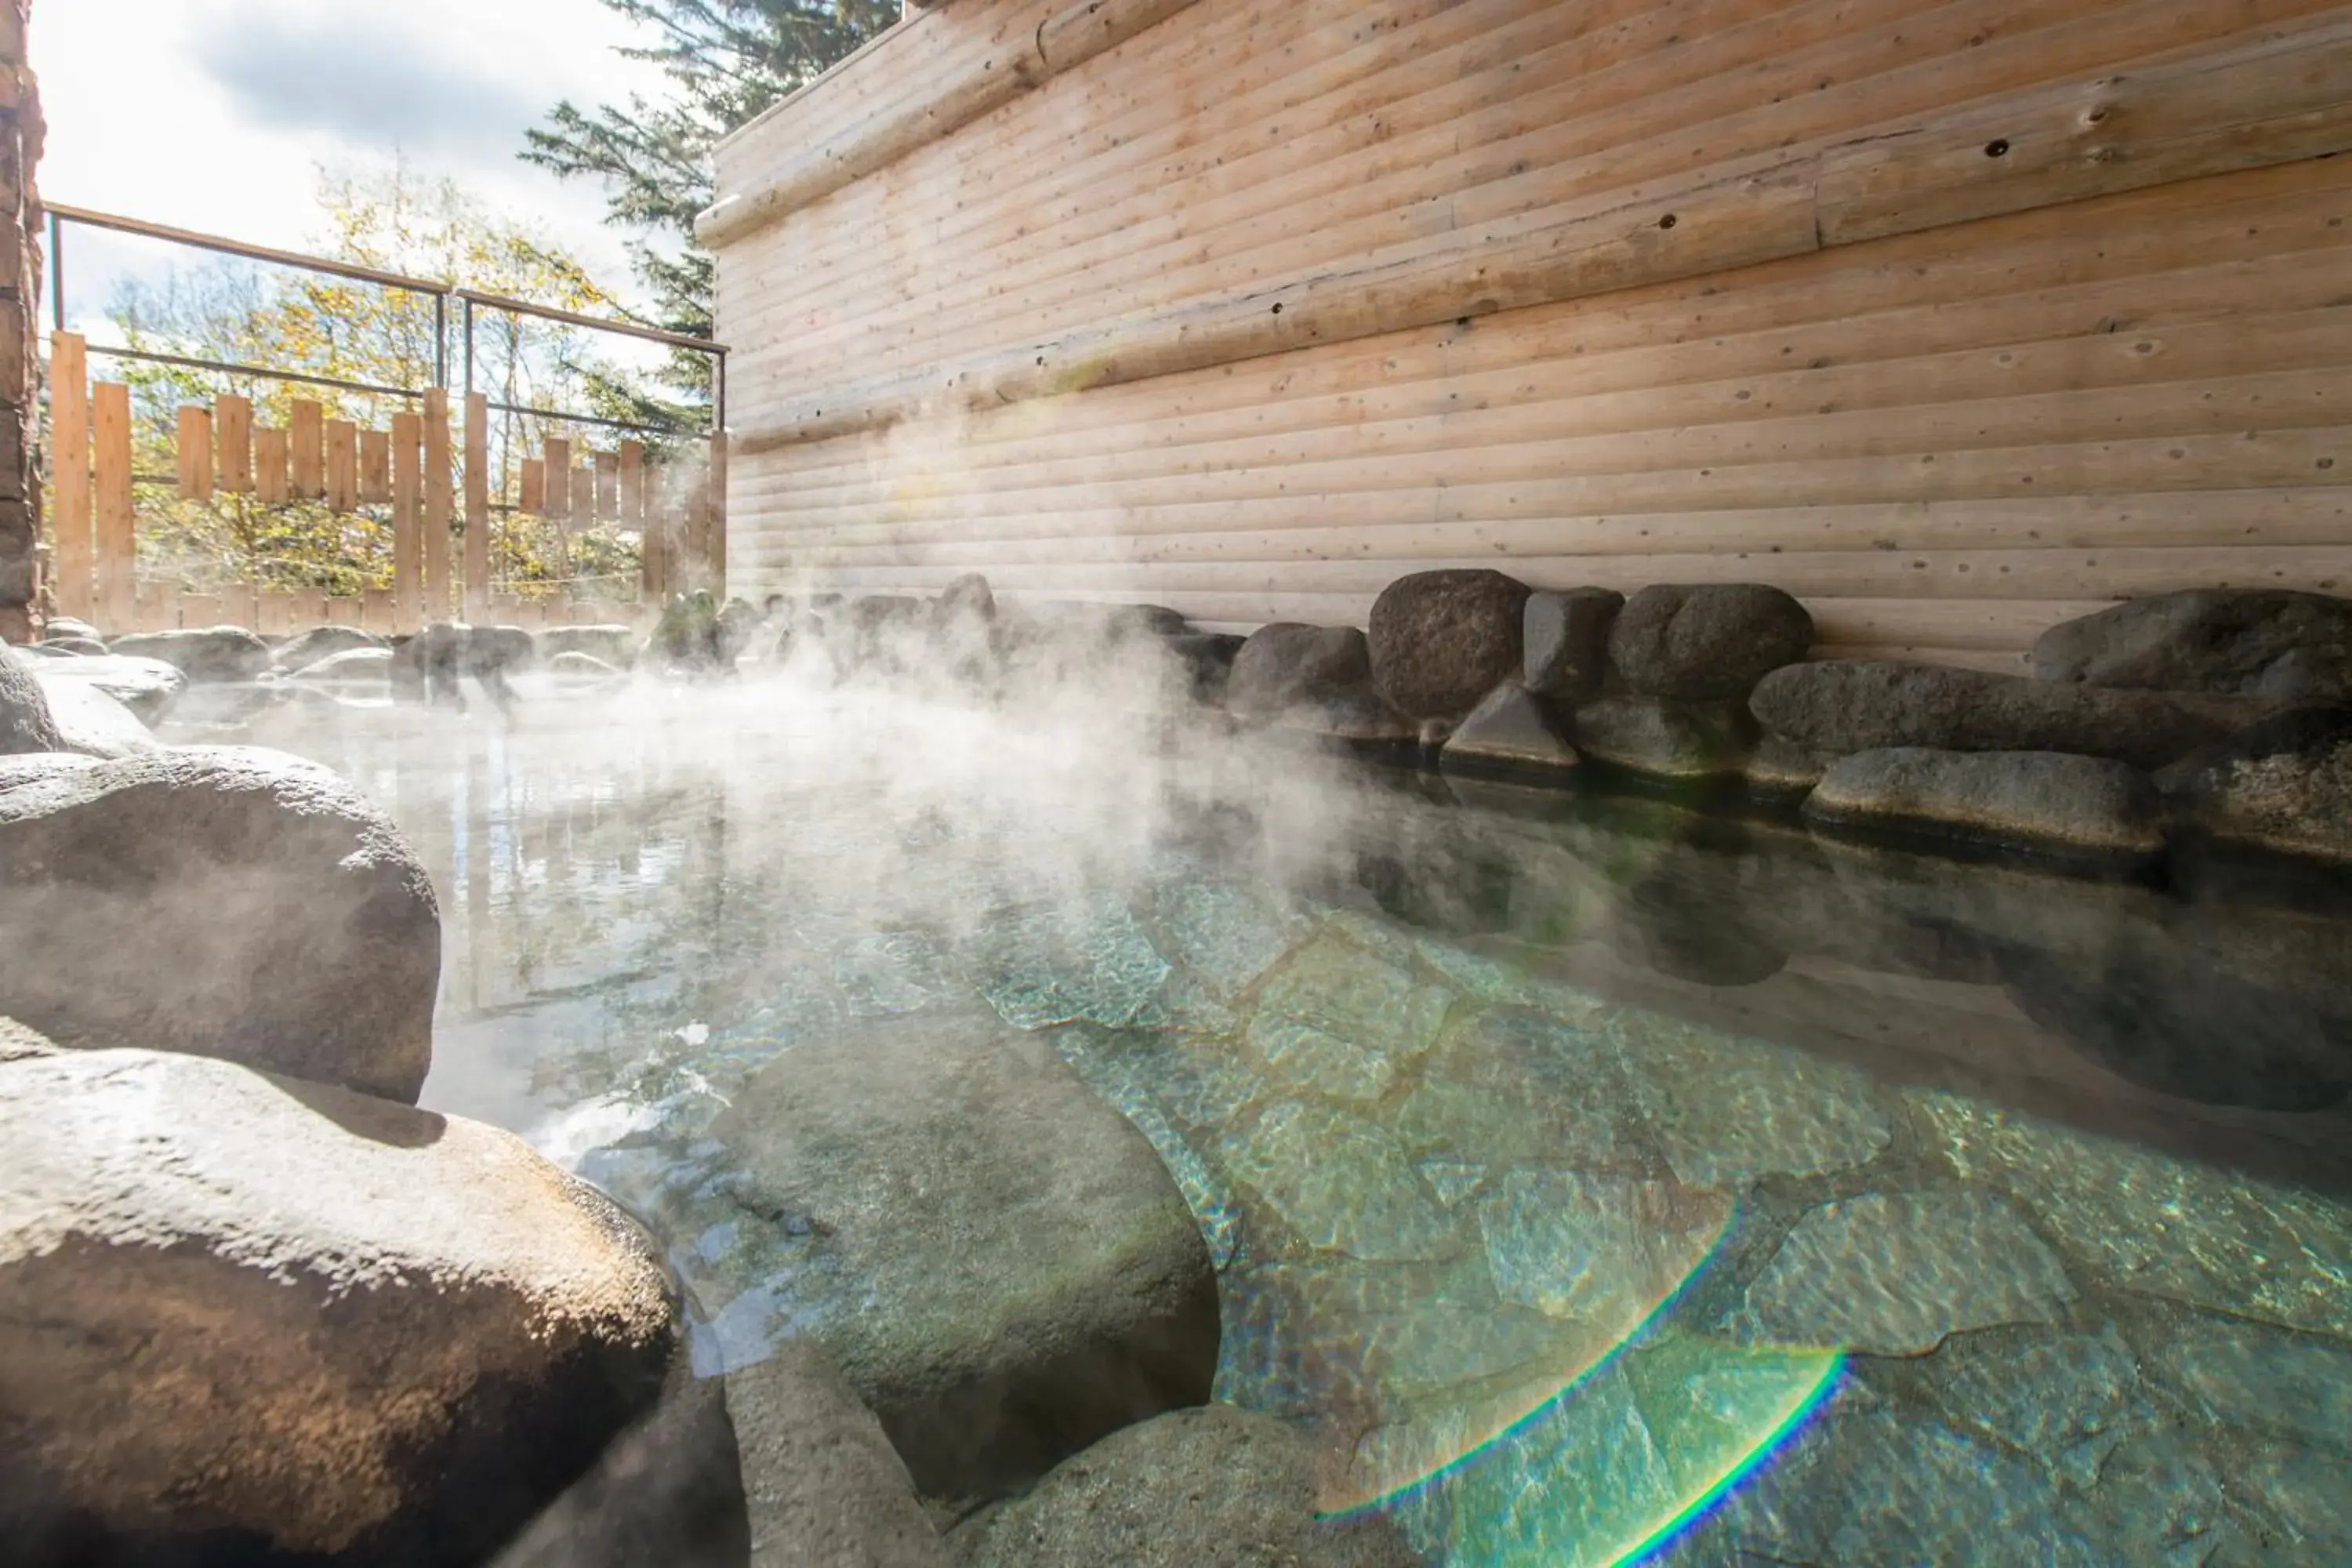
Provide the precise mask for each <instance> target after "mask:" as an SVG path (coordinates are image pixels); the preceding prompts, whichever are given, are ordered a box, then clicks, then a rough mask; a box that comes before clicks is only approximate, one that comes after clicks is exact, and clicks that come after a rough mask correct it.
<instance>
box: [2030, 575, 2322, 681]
mask: <svg viewBox="0 0 2352 1568" xmlns="http://www.w3.org/2000/svg"><path fill="white" fill-rule="evenodd" d="M2033 673H2034V675H2035V676H2036V677H2037V678H2039V679H2043V680H2057V681H2079V682H2082V683H2084V684H2085V685H2090V686H2138V687H2153V688H2160V689H2171V690H2179V691H2236V692H2244V693H2248V694H2250V695H2254V696H2261V697H2272V698H2279V699H2283V700H2292V701H2296V702H2347V701H2352V599H2343V598H2338V597H2336V596H2335V595H2328V594H2299V593H2293V592H2289V591H2287V590H2284V589H2276V588H2191V589H2187V590H2185V591H2183V592H2180V593H2177V594H2156V595H2147V596H2146V597H2143V598H2137V599H2132V600H2128V601H2126V602H2125V603H2123V604H2120V605H2116V606H2115V607H2114V608H2113V609H2109V610H2102V611H2100V612H2099V613H2098V614H2096V615H2094V616H2083V617H2082V618H2080V619H2078V620H2072V621H2067V622H2064V623H2063V624H2062V625H2059V626H2053V627H2051V628H2050V629H2049V630H2048V631H2046V632H2044V633H2042V637H2040V639H2039V640H2037V641H2036V642H2035V643H2034V645H2033Z"/></svg>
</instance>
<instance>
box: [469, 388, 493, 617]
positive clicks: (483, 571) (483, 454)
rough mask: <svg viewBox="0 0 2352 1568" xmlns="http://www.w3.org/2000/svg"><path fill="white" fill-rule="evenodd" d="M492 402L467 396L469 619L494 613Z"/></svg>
mask: <svg viewBox="0 0 2352 1568" xmlns="http://www.w3.org/2000/svg"><path fill="white" fill-rule="evenodd" d="M490 528H491V513H490V401H489V397H488V395H487V394H485V393H479V392H476V393H470V394H468V395H467V398H466V618H467V620H470V621H483V620H487V619H488V617H489V613H490Z"/></svg>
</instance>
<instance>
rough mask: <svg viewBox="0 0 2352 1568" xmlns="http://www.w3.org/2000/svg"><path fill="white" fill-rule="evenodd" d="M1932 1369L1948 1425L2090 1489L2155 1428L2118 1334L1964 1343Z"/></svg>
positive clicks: (1977, 1336) (2032, 1335) (1950, 1347)
mask: <svg viewBox="0 0 2352 1568" xmlns="http://www.w3.org/2000/svg"><path fill="white" fill-rule="evenodd" d="M1922 1364H1923V1370H1924V1371H1925V1372H1926V1373H1927V1378H1928V1380H1929V1384H1930V1386H1931V1387H1932V1389H1933V1391H1934V1398H1935V1401H1936V1405H1937V1408H1938V1409H1940V1410H1941V1411H1942V1412H1943V1417H1944V1421H1945V1423H1946V1425H1948V1426H1950V1427H1951V1428H1952V1429H1953V1430H1954V1431H1956V1432H1963V1433H1973V1434H1977V1435H1980V1436H1987V1437H1990V1438H1992V1439H1994V1440H1996V1441H1998V1442H2000V1443H2002V1444H2005V1445H2006V1446H2008V1447H2011V1448H2014V1449H2017V1450H2019V1451H2020V1452H2021V1453H2025V1454H2030V1455H2032V1457H2033V1458H2034V1459H2035V1461H2036V1462H2038V1463H2039V1464H2040V1465H2041V1466H2042V1468H2044V1469H2046V1470H2047V1471H2049V1472H2050V1474H2051V1475H2053V1476H2054V1477H2057V1478H2059V1479H2063V1480H2065V1481H2066V1482H2068V1483H2069V1484H2071V1485H2073V1486H2074V1487H2077V1488H2084V1489H2087V1488H2089V1487H2091V1486H2093V1485H2094V1484H2095V1483H2096V1482H2097V1480H2098V1479H2099V1471H2100V1469H2101V1468H2102V1467H2103V1466H2104V1465H2105V1462H2106V1458H2107V1456H2108V1455H2110V1454H2112V1453H2114V1452H2115V1450H2116V1447H2117V1446H2118V1445H2120V1444H2121V1443H2122V1442H2123V1441H2124V1440H2125V1438H2126V1437H2127V1436H2130V1435H2131V1434H2132V1433H2134V1432H2137V1431H2140V1430H2143V1429H2145V1428H2147V1427H2148V1426H2153V1425H2154V1424H2155V1422H2156V1419H2157V1413H2156V1408H2155V1406H2154V1405H2152V1404H2150V1403H2149V1401H2148V1398H2147V1393H2146V1391H2145V1390H2144V1389H2143V1388H2142V1386H2141V1384H2140V1377H2139V1368H2138V1364H2137V1357H2136V1356H2135V1355H2134V1353H2133V1351H2132V1348H2131V1346H2129V1345H2127V1344H2126V1343H2125V1342H2123V1341H2122V1340H2120V1339H2118V1338H2116V1335H2115V1333H2114V1331H2112V1330H2109V1331H2101V1332H2097V1333H2089V1334H2077V1333H2069V1332H2066V1331H2062V1330H2051V1329H2041V1328H2032V1329H1995V1330H1990V1331H1985V1332H1981V1333H1966V1334H1956V1335H1954V1336H1953V1337H1952V1338H1950V1339H1948V1340H1947V1341H1945V1342H1944V1346H1943V1348H1942V1349H1941V1350H1939V1351H1937V1352H1936V1354H1935V1356H1934V1358H1933V1359H1932V1360H1931V1361H1930V1362H1927V1363H1922Z"/></svg>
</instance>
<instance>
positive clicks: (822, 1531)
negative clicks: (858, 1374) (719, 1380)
mask: <svg viewBox="0 0 2352 1568" xmlns="http://www.w3.org/2000/svg"><path fill="white" fill-rule="evenodd" d="M727 1407H728V1410H729V1413H730V1415H732V1416H733V1417H734V1426H735V1434H736V1444H737V1447H738V1451H739V1452H740V1455H741V1460H742V1469H743V1494H744V1501H745V1503H746V1505H747V1506H748V1508H749V1510H750V1512H751V1563H752V1564H753V1568H798V1565H799V1564H803V1563H808V1564H823V1565H826V1568H830V1565H833V1564H840V1565H841V1568H946V1564H947V1563H949V1562H950V1558H949V1556H948V1549H947V1547H946V1546H945V1545H944V1544H943V1543H942V1542H940V1537H939V1533H938V1531H934V1530H933V1529H932V1528H931V1523H930V1521H929V1519H927V1518H926V1517H925V1516H924V1513H923V1509H922V1505H921V1503H919V1501H917V1500H916V1498H915V1485H914V1482H913V1480H912V1479H910V1478H909V1477H908V1474H907V1467H906V1464H905V1462H904V1461H902V1460H901V1459H900V1458H898V1451H897V1450H896V1449H894V1448H892V1447H890V1439H889V1438H888V1437H887V1436H885V1435H884V1434H883V1431H882V1424H881V1423H880V1422H879V1421H877V1420H876V1419H875V1418H874V1413H873V1412H872V1411H870V1410H868V1409H866V1406H865V1405H863V1404H861V1403H860V1402H859V1400H858V1397H857V1392H856V1390H855V1389H853V1388H851V1387H850V1386H849V1383H848V1380H847V1379H845V1378H844V1377H843V1376H842V1375H841V1372H840V1369H839V1368H837V1367H835V1365H834V1364H833V1363H831V1362H830V1361H828V1360H826V1359H825V1355H824V1352H823V1351H822V1350H820V1349H818V1348H817V1345H816V1343H815V1342H814V1341H812V1340H787V1341H785V1342H783V1343H782V1344H780V1345H778V1346H777V1347H776V1349H775V1353H774V1354H772V1355H771V1356H769V1357H768V1358H767V1359H766V1360H765V1361H761V1362H759V1363H755V1364H753V1365H751V1366H745V1367H739V1368H737V1369H736V1370H735V1371H733V1372H730V1373H728V1374H727Z"/></svg>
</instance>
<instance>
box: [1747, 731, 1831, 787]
mask: <svg viewBox="0 0 2352 1568" xmlns="http://www.w3.org/2000/svg"><path fill="white" fill-rule="evenodd" d="M1828 769H1829V759H1828V758H1826V757H1824V756H1822V754H1821V753H1820V752H1816V751H1813V750H1811V748H1809V747H1805V746H1800V745H1797V744H1795V743H1793V742H1788V741H1784V740H1782V739H1780V736H1778V735H1767V736H1765V737H1764V738H1763V739H1762V740H1760V741H1759V742H1756V749H1755V750H1754V751H1752V752H1748V760H1747V761H1745V762H1743V763H1740V764H1739V776H1740V777H1741V778H1743V779H1746V780H1747V781H1748V788H1749V789H1751V790H1753V791H1755V792H1756V793H1757V794H1758V795H1770V796H1780V797H1796V796H1801V795H1810V794H1811V793H1812V788H1813V786H1814V785H1815V784H1819V783H1821V782H1822V773H1825V772H1827V771H1828Z"/></svg>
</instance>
